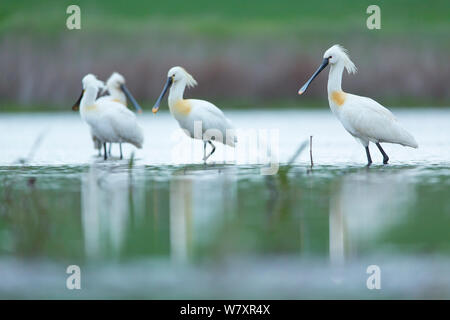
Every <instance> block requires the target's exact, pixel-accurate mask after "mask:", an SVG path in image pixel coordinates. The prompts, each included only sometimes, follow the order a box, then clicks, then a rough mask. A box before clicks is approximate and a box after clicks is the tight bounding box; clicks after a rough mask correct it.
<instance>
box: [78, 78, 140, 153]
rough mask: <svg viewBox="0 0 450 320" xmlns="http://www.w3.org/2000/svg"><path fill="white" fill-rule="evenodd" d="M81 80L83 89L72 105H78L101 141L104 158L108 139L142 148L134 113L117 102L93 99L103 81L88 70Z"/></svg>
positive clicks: (84, 118) (82, 115) (85, 119)
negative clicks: (88, 72)
mask: <svg viewBox="0 0 450 320" xmlns="http://www.w3.org/2000/svg"><path fill="white" fill-rule="evenodd" d="M82 83H83V92H82V93H81V95H80V97H79V99H78V101H77V102H76V103H75V105H74V107H73V108H76V107H78V106H79V109H80V115H81V118H82V119H83V120H84V121H86V123H87V124H88V125H89V126H90V128H91V130H92V133H93V135H94V136H95V137H97V139H99V140H100V141H101V143H102V144H103V148H104V159H105V160H106V159H107V157H108V156H107V151H106V143H108V142H109V143H111V142H117V143H122V142H127V143H130V144H132V145H134V146H136V147H137V148H142V143H143V142H144V137H143V135H142V129H141V128H140V127H139V126H138V124H137V120H136V115H135V114H134V113H133V112H131V111H130V110H129V109H127V108H126V107H125V106H124V105H122V104H121V103H119V102H116V101H111V100H108V99H103V100H101V99H98V100H97V94H98V92H99V90H100V89H101V88H102V86H103V83H102V82H101V81H99V80H98V79H97V78H96V77H95V76H94V75H92V74H88V75H87V76H85V77H84V78H83V81H82ZM121 156H122V155H121ZM121 158H122V157H121Z"/></svg>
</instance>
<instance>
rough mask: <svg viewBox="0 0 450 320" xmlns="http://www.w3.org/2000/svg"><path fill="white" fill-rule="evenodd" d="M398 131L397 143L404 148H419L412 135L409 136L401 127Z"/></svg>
mask: <svg viewBox="0 0 450 320" xmlns="http://www.w3.org/2000/svg"><path fill="white" fill-rule="evenodd" d="M398 131H399V134H398V136H399V141H398V143H399V144H401V145H402V146H405V147H411V148H415V149H417V148H418V147H419V144H418V143H417V141H416V139H414V137H413V135H412V134H410V133H409V132H408V131H406V129H404V128H402V127H400V126H399V127H398Z"/></svg>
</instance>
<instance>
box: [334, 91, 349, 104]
mask: <svg viewBox="0 0 450 320" xmlns="http://www.w3.org/2000/svg"><path fill="white" fill-rule="evenodd" d="M346 96H347V94H346V93H345V92H344V91H333V92H332V93H331V100H333V102H334V103H336V104H337V105H338V106H342V105H343V104H344V102H345V99H346Z"/></svg>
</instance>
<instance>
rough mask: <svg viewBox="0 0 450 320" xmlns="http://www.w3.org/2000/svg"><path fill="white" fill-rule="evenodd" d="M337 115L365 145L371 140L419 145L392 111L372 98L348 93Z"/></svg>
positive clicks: (345, 126) (410, 145)
mask: <svg viewBox="0 0 450 320" xmlns="http://www.w3.org/2000/svg"><path fill="white" fill-rule="evenodd" d="M336 115H337V117H338V118H339V120H340V121H341V123H342V124H343V126H344V128H345V129H346V130H347V131H348V132H349V133H350V134H351V135H353V136H354V137H356V138H358V139H359V141H361V143H362V144H363V145H364V146H367V145H368V144H369V141H370V142H373V143H377V142H380V143H381V142H387V143H397V144H400V145H403V146H408V147H412V148H417V147H418V144H417V142H416V140H415V139H414V137H413V136H412V135H411V134H410V133H409V132H408V131H406V130H405V129H404V128H403V127H402V126H401V124H400V123H399V122H398V121H397V119H396V118H395V117H394V115H393V114H392V112H390V111H389V110H388V109H386V108H385V107H383V106H382V105H381V104H379V103H378V102H376V101H374V100H372V99H370V98H366V97H361V96H357V95H353V94H347V97H346V102H345V103H344V105H342V106H341V107H338V108H337V112H336Z"/></svg>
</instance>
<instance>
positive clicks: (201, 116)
mask: <svg viewBox="0 0 450 320" xmlns="http://www.w3.org/2000/svg"><path fill="white" fill-rule="evenodd" d="M195 85H197V81H195V79H194V78H193V77H192V76H191V75H190V74H189V73H188V72H187V71H186V70H185V69H184V68H182V67H173V68H171V69H170V70H169V72H168V74H167V81H166V84H165V86H164V88H163V91H162V92H161V95H160V96H159V98H158V100H157V101H156V103H155V105H154V106H153V109H152V111H153V113H156V112H158V109H159V105H160V104H161V100H162V99H163V98H164V95H165V94H166V92H167V90H169V89H170V92H169V98H168V102H169V110H170V113H171V114H172V116H173V117H174V118H175V119H176V120H177V121H178V124H179V125H180V127H181V128H182V129H184V130H183V131H184V132H185V133H186V134H187V135H188V136H189V137H191V138H194V139H200V140H203V161H204V162H206V160H208V158H209V157H210V156H211V155H212V154H213V153H214V151H216V147H215V145H214V144H213V143H212V140H214V141H219V142H221V143H223V144H226V145H229V146H231V147H234V146H235V143H236V142H237V137H236V135H235V131H234V127H233V125H232V123H231V121H230V120H229V119H228V118H226V117H225V115H224V114H223V112H222V111H221V110H220V109H219V108H217V107H216V106H215V105H213V104H212V103H210V102H208V101H204V100H197V99H184V98H183V94H184V90H185V88H186V86H187V87H194V86H195ZM196 122H198V123H199V124H201V136H200V134H199V133H200V132H199V133H197V132H196V131H197V127H196V126H195V123H196ZM213 132H214V133H213ZM224 139H225V141H224ZM207 143H209V144H210V145H211V147H212V150H211V152H210V153H209V154H208V155H206V145H207Z"/></svg>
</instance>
